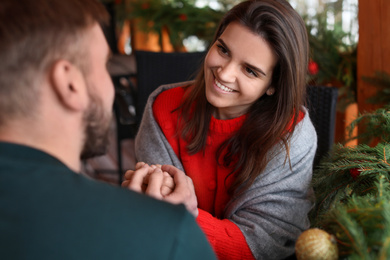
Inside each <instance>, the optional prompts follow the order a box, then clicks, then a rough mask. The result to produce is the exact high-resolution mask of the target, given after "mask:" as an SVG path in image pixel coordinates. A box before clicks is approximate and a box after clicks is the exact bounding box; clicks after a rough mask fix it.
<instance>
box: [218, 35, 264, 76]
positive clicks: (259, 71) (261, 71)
mask: <svg viewBox="0 0 390 260" xmlns="http://www.w3.org/2000/svg"><path fill="white" fill-rule="evenodd" d="M217 41H218V42H219V43H220V44H221V45H222V46H223V47H224V48H225V49H226V51H227V52H230V49H229V47H228V46H227V45H226V43H225V42H224V41H223V40H222V39H221V38H219V39H218V40H217ZM244 64H245V66H247V67H249V68H250V69H251V70H255V71H257V72H258V73H260V74H262V75H263V76H264V77H266V76H267V74H265V72H264V71H263V70H262V69H260V68H258V67H256V66H254V65H252V64H249V63H247V62H245V63H244Z"/></svg>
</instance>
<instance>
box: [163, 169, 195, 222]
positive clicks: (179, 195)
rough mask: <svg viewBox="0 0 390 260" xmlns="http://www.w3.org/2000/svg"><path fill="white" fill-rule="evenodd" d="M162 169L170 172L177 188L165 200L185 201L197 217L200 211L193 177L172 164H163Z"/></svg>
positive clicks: (173, 201) (174, 202)
mask: <svg viewBox="0 0 390 260" xmlns="http://www.w3.org/2000/svg"><path fill="white" fill-rule="evenodd" d="M161 169H162V170H163V171H164V172H167V173H169V175H170V176H172V178H173V181H174V183H175V189H174V190H173V192H172V193H170V194H168V195H167V196H165V197H164V200H165V201H168V202H170V203H173V204H180V203H183V204H184V205H185V206H186V208H187V210H188V211H189V212H191V214H192V215H194V216H195V218H196V217H197V216H198V213H199V212H198V200H197V198H196V194H195V188H194V184H193V182H192V180H191V178H190V177H188V176H187V175H185V173H184V172H182V171H180V170H179V169H177V168H176V167H174V166H172V165H163V166H162V167H161Z"/></svg>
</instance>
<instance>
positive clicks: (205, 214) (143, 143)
mask: <svg viewBox="0 0 390 260" xmlns="http://www.w3.org/2000/svg"><path fill="white" fill-rule="evenodd" d="M178 85H182V84H178ZM178 85H174V86H162V87H161V88H160V89H158V90H157V91H155V92H154V93H153V94H152V95H151V97H150V99H149V102H148V104H147V107H146V110H145V114H144V119H143V122H142V124H141V128H140V131H139V134H138V135H137V138H136V155H137V159H138V160H139V161H145V162H147V163H160V164H173V165H175V166H177V167H179V168H181V169H183V170H184V171H185V172H186V174H187V175H188V176H190V177H191V179H192V180H193V182H194V186H195V190H196V195H197V198H198V206H199V216H198V218H197V222H198V223H199V225H200V226H201V228H202V230H203V231H204V232H205V233H206V235H207V237H208V239H209V241H210V243H211V244H212V246H213V248H214V250H215V251H216V253H217V255H218V257H219V258H220V259H251V258H253V256H254V257H255V258H257V259H281V258H284V257H287V256H288V255H291V254H292V253H293V251H294V242H295V240H296V238H297V236H298V235H299V234H300V233H301V232H302V231H303V230H305V229H306V228H308V227H309V222H308V219H307V212H308V211H309V210H310V208H311V206H312V203H311V202H310V200H309V198H308V193H309V191H310V188H309V183H310V180H311V173H312V169H311V168H312V162H313V158H314V153H315V149H316V134H315V131H314V128H313V126H312V124H311V122H310V119H309V117H308V116H307V115H306V116H305V118H304V119H303V120H302V122H300V123H299V124H298V125H297V128H296V130H295V132H294V134H293V137H292V140H291V144H290V156H291V166H292V168H290V167H289V165H288V163H284V158H285V152H284V151H283V149H282V146H279V145H275V149H273V151H271V153H273V154H274V156H272V157H271V158H273V159H272V160H271V161H270V163H269V164H268V166H267V168H266V169H265V171H264V172H263V173H262V174H261V175H260V176H259V177H258V178H257V179H256V181H255V183H254V184H253V185H252V186H251V187H250V188H249V189H248V190H247V191H246V192H245V193H244V194H243V195H240V196H239V197H235V198H231V197H230V196H229V195H228V193H227V187H229V185H230V184H231V183H232V181H233V179H232V178H230V177H229V178H226V176H227V175H228V174H229V173H230V171H231V169H228V168H224V167H221V166H220V165H218V164H217V162H216V159H215V158H216V157H215V152H216V149H217V148H218V147H219V146H220V144H221V143H222V142H223V141H225V140H226V139H227V138H229V137H230V136H231V135H232V134H233V133H234V132H235V131H236V130H237V129H238V128H239V127H240V126H241V125H242V123H243V120H244V119H245V116H242V117H239V118H235V119H232V120H217V119H215V118H212V119H211V122H210V128H209V134H208V136H207V145H206V150H205V153H204V154H203V152H200V153H197V154H195V155H189V154H188V153H187V151H186V148H185V147H186V145H187V143H186V142H185V141H184V140H183V139H181V138H180V137H179V136H178V135H177V134H176V126H177V112H173V113H172V111H173V110H174V109H175V108H177V106H178V105H179V103H180V100H181V97H182V96H183V94H184V89H183V88H180V87H177V86H178ZM171 88H172V89H171ZM164 90H166V91H164ZM306 114H307V111H306Z"/></svg>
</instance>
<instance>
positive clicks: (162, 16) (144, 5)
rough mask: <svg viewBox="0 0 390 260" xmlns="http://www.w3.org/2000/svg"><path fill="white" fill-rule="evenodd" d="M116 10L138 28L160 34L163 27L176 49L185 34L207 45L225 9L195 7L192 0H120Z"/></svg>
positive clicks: (122, 17) (181, 42)
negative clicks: (133, 22) (133, 20)
mask: <svg viewBox="0 0 390 260" xmlns="http://www.w3.org/2000/svg"><path fill="white" fill-rule="evenodd" d="M222 3H223V1H222ZM222 6H225V7H226V8H229V7H230V5H223V4H222ZM116 10H118V13H121V14H122V15H121V19H136V21H137V28H138V29H139V30H141V31H144V32H154V33H157V34H161V33H162V31H163V30H167V31H168V35H169V39H170V42H171V43H172V45H173V46H174V48H175V49H177V50H179V49H180V48H181V47H182V46H183V40H184V39H185V38H187V37H189V36H196V37H198V38H199V39H201V40H203V41H204V42H205V43H206V44H207V45H208V44H209V43H210V42H211V40H212V38H213V36H214V33H215V31H216V28H217V26H218V24H219V21H220V20H221V19H222V16H223V15H224V14H225V11H226V9H221V10H214V9H212V8H210V7H209V6H205V7H202V8H201V7H197V6H196V5H195V1H194V0H132V1H123V2H122V4H121V5H118V6H117V9H116ZM160 38H161V37H160Z"/></svg>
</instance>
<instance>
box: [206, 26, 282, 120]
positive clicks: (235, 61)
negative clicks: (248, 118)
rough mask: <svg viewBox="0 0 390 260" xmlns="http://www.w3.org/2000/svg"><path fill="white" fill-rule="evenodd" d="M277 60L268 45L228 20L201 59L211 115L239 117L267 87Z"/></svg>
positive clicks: (270, 91) (224, 117)
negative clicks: (211, 107)
mask: <svg viewBox="0 0 390 260" xmlns="http://www.w3.org/2000/svg"><path fill="white" fill-rule="evenodd" d="M276 62H277V58H276V55H275V54H274V52H273V50H272V49H271V47H270V45H269V44H268V43H267V42H266V41H265V40H264V39H263V38H261V37H260V36H259V35H256V34H254V33H252V32H251V31H250V30H249V29H247V28H246V27H245V26H243V25H241V24H239V23H237V22H233V23H230V24H229V25H228V26H227V27H226V29H225V31H224V32H223V33H222V35H221V36H220V37H219V38H218V39H217V41H216V42H215V43H214V44H213V46H211V48H210V50H209V52H208V54H207V56H206V59H205V63H204V72H205V83H206V98H207V100H208V102H209V103H210V104H211V105H213V106H214V107H215V108H216V110H215V111H214V114H213V115H214V117H216V118H218V119H231V118H235V117H239V116H241V115H243V114H245V113H246V112H247V111H248V108H249V107H250V106H251V105H252V104H253V103H254V102H255V101H256V100H257V99H259V98H260V97H261V96H262V95H264V93H265V92H266V91H267V90H268V92H267V93H268V94H272V93H273V91H274V88H273V87H272V86H270V84H271V79H272V71H273V68H274V67H275V65H276Z"/></svg>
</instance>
